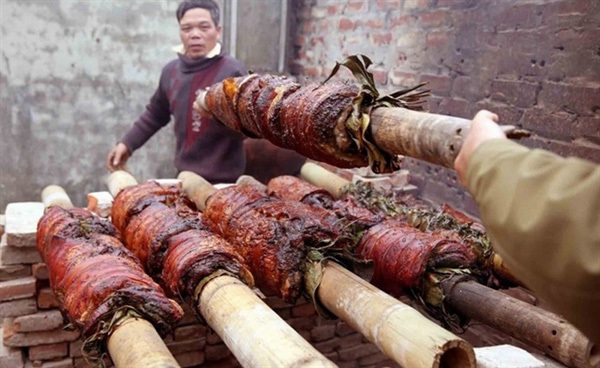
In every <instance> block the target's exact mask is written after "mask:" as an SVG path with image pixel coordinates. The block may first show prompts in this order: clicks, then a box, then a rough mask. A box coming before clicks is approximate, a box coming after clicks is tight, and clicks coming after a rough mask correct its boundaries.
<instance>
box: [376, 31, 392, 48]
mask: <svg viewBox="0 0 600 368" xmlns="http://www.w3.org/2000/svg"><path fill="white" fill-rule="evenodd" d="M371 40H373V43H374V44H375V45H377V46H386V45H389V44H390V43H391V42H392V33H391V32H386V33H373V34H372V35H371Z"/></svg>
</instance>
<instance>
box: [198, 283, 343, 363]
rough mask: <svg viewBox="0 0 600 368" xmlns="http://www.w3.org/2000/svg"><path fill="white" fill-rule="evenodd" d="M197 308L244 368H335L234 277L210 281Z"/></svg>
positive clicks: (201, 295) (203, 290)
mask: <svg viewBox="0 0 600 368" xmlns="http://www.w3.org/2000/svg"><path fill="white" fill-rule="evenodd" d="M197 308H198V310H199V311H200V312H201V314H202V316H203V317H204V319H205V320H206V322H207V323H208V325H209V326H210V327H211V328H212V329H213V330H214V331H215V332H216V333H217V334H218V335H219V336H220V337H221V339H223V341H224V342H225V345H227V347H229V349H230V350H231V351H232V352H234V355H235V357H236V358H237V359H238V361H239V362H240V363H242V365H244V366H245V367H290V368H291V367H315V368H318V367H336V365H335V364H333V363H332V362H331V361H330V360H328V359H327V358H325V357H324V356H323V355H321V354H320V353H319V352H317V351H316V350H315V348H314V347H313V346H312V345H310V344H309V343H308V342H307V341H306V340H304V339H303V338H302V337H301V336H300V335H298V333H297V332H296V331H295V330H294V329H293V328H292V327H290V325H288V324H287V323H285V321H284V320H282V319H281V318H280V317H279V316H278V315H277V313H275V312H274V311H273V310H272V309H271V308H269V306H267V305H266V304H265V303H264V302H263V301H262V300H260V299H259V298H258V297H257V296H256V294H254V292H253V291H252V290H250V289H249V288H248V286H246V285H245V284H244V283H242V282H241V281H240V280H238V279H236V278H234V277H231V276H219V277H216V278H214V279H212V280H211V281H209V282H208V283H207V284H206V285H205V286H204V288H203V289H202V294H200V299H199V301H198V305H197Z"/></svg>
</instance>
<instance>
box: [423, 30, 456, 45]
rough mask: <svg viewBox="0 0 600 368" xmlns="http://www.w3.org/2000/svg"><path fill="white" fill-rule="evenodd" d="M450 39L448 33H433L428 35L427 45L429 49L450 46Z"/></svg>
mask: <svg viewBox="0 0 600 368" xmlns="http://www.w3.org/2000/svg"><path fill="white" fill-rule="evenodd" d="M449 40H450V37H449V36H448V33H447V32H431V33H428V34H427V38H426V41H425V44H426V45H427V48H435V47H440V46H448V44H449V42H450V41H449Z"/></svg>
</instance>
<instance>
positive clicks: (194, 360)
mask: <svg viewBox="0 0 600 368" xmlns="http://www.w3.org/2000/svg"><path fill="white" fill-rule="evenodd" d="M175 360H176V361H177V363H179V365H180V366H181V367H182V368H186V367H194V366H199V365H201V364H203V363H204V353H202V352H201V351H190V352H187V353H182V354H179V355H175Z"/></svg>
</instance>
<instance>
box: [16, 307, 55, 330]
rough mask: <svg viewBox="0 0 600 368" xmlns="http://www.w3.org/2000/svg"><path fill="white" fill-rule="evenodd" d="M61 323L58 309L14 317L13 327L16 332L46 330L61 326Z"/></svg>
mask: <svg viewBox="0 0 600 368" xmlns="http://www.w3.org/2000/svg"><path fill="white" fill-rule="evenodd" d="M63 324H64V321H63V316H62V314H61V313H60V311H58V310H50V311H43V312H39V313H36V314H30V315H25V316H19V317H16V318H15V320H14V322H13V329H14V330H15V331H16V332H31V331H48V330H54V329H57V328H59V327H62V326H63Z"/></svg>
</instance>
